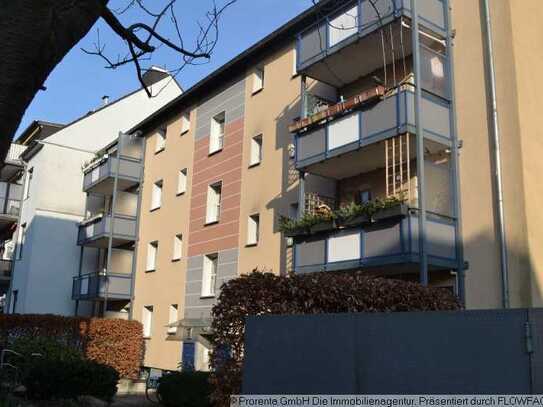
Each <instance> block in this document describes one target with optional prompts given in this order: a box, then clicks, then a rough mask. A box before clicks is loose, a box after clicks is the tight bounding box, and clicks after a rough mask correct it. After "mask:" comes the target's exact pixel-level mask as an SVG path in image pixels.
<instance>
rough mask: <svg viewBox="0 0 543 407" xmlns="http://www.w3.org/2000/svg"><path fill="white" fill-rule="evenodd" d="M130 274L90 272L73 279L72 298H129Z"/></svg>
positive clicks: (130, 290)
mask: <svg viewBox="0 0 543 407" xmlns="http://www.w3.org/2000/svg"><path fill="white" fill-rule="evenodd" d="M131 287H132V276H131V275H130V274H108V275H103V274H97V273H90V274H85V275H82V276H76V277H74V279H73V285H72V299H74V300H95V299H103V298H105V297H106V295H107V298H108V299H112V300H124V299H130V297H131V292H132V288H131Z"/></svg>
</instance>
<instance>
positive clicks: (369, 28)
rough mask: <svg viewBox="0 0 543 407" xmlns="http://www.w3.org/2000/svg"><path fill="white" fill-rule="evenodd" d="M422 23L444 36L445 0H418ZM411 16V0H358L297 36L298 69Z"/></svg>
mask: <svg viewBox="0 0 543 407" xmlns="http://www.w3.org/2000/svg"><path fill="white" fill-rule="evenodd" d="M418 11H419V17H420V21H421V24H422V25H424V26H426V27H427V28H429V29H431V30H432V31H434V32H436V33H438V34H440V35H445V32H446V11H447V10H446V2H445V1H444V0H425V1H423V2H420V1H419V2H418ZM402 15H403V16H406V17H410V15H411V12H410V0H389V1H372V2H370V1H369V0H357V1H353V2H351V3H349V4H348V5H347V6H345V7H343V8H341V9H340V10H334V11H333V12H332V13H330V14H328V15H326V16H324V17H323V18H321V19H320V20H319V21H317V22H316V23H315V24H313V25H311V26H310V27H308V28H306V29H305V30H304V31H302V32H301V33H300V34H299V35H298V45H297V47H298V52H297V56H298V60H297V66H298V71H299V72H300V71H303V70H305V69H306V68H308V67H309V66H311V65H313V64H315V63H317V62H319V61H321V60H322V59H324V58H325V57H327V56H329V55H331V54H334V53H336V52H337V51H339V50H341V49H343V48H345V47H348V46H349V45H351V44H353V43H355V42H357V41H358V40H359V39H361V38H362V37H366V36H367V35H368V34H370V33H372V32H374V31H375V30H377V29H378V28H380V27H381V26H383V25H386V24H389V23H390V22H392V21H393V20H394V19H396V18H398V17H400V16H402Z"/></svg>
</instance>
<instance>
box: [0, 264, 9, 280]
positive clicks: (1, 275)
mask: <svg viewBox="0 0 543 407" xmlns="http://www.w3.org/2000/svg"><path fill="white" fill-rule="evenodd" d="M10 279H11V260H4V259H0V281H9V280H10Z"/></svg>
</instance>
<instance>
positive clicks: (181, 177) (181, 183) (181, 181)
mask: <svg viewBox="0 0 543 407" xmlns="http://www.w3.org/2000/svg"><path fill="white" fill-rule="evenodd" d="M186 191H187V169H186V168H183V169H182V170H180V171H179V174H178V176H177V195H181V194H184V193H185V192H186Z"/></svg>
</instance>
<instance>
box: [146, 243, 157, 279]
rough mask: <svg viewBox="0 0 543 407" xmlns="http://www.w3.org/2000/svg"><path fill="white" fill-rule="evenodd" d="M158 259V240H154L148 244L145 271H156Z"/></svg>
mask: <svg viewBox="0 0 543 407" xmlns="http://www.w3.org/2000/svg"><path fill="white" fill-rule="evenodd" d="M157 261H158V240H154V241H152V242H149V243H148V244H147V262H146V264H145V271H147V272H150V271H155V270H156V265H157Z"/></svg>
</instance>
